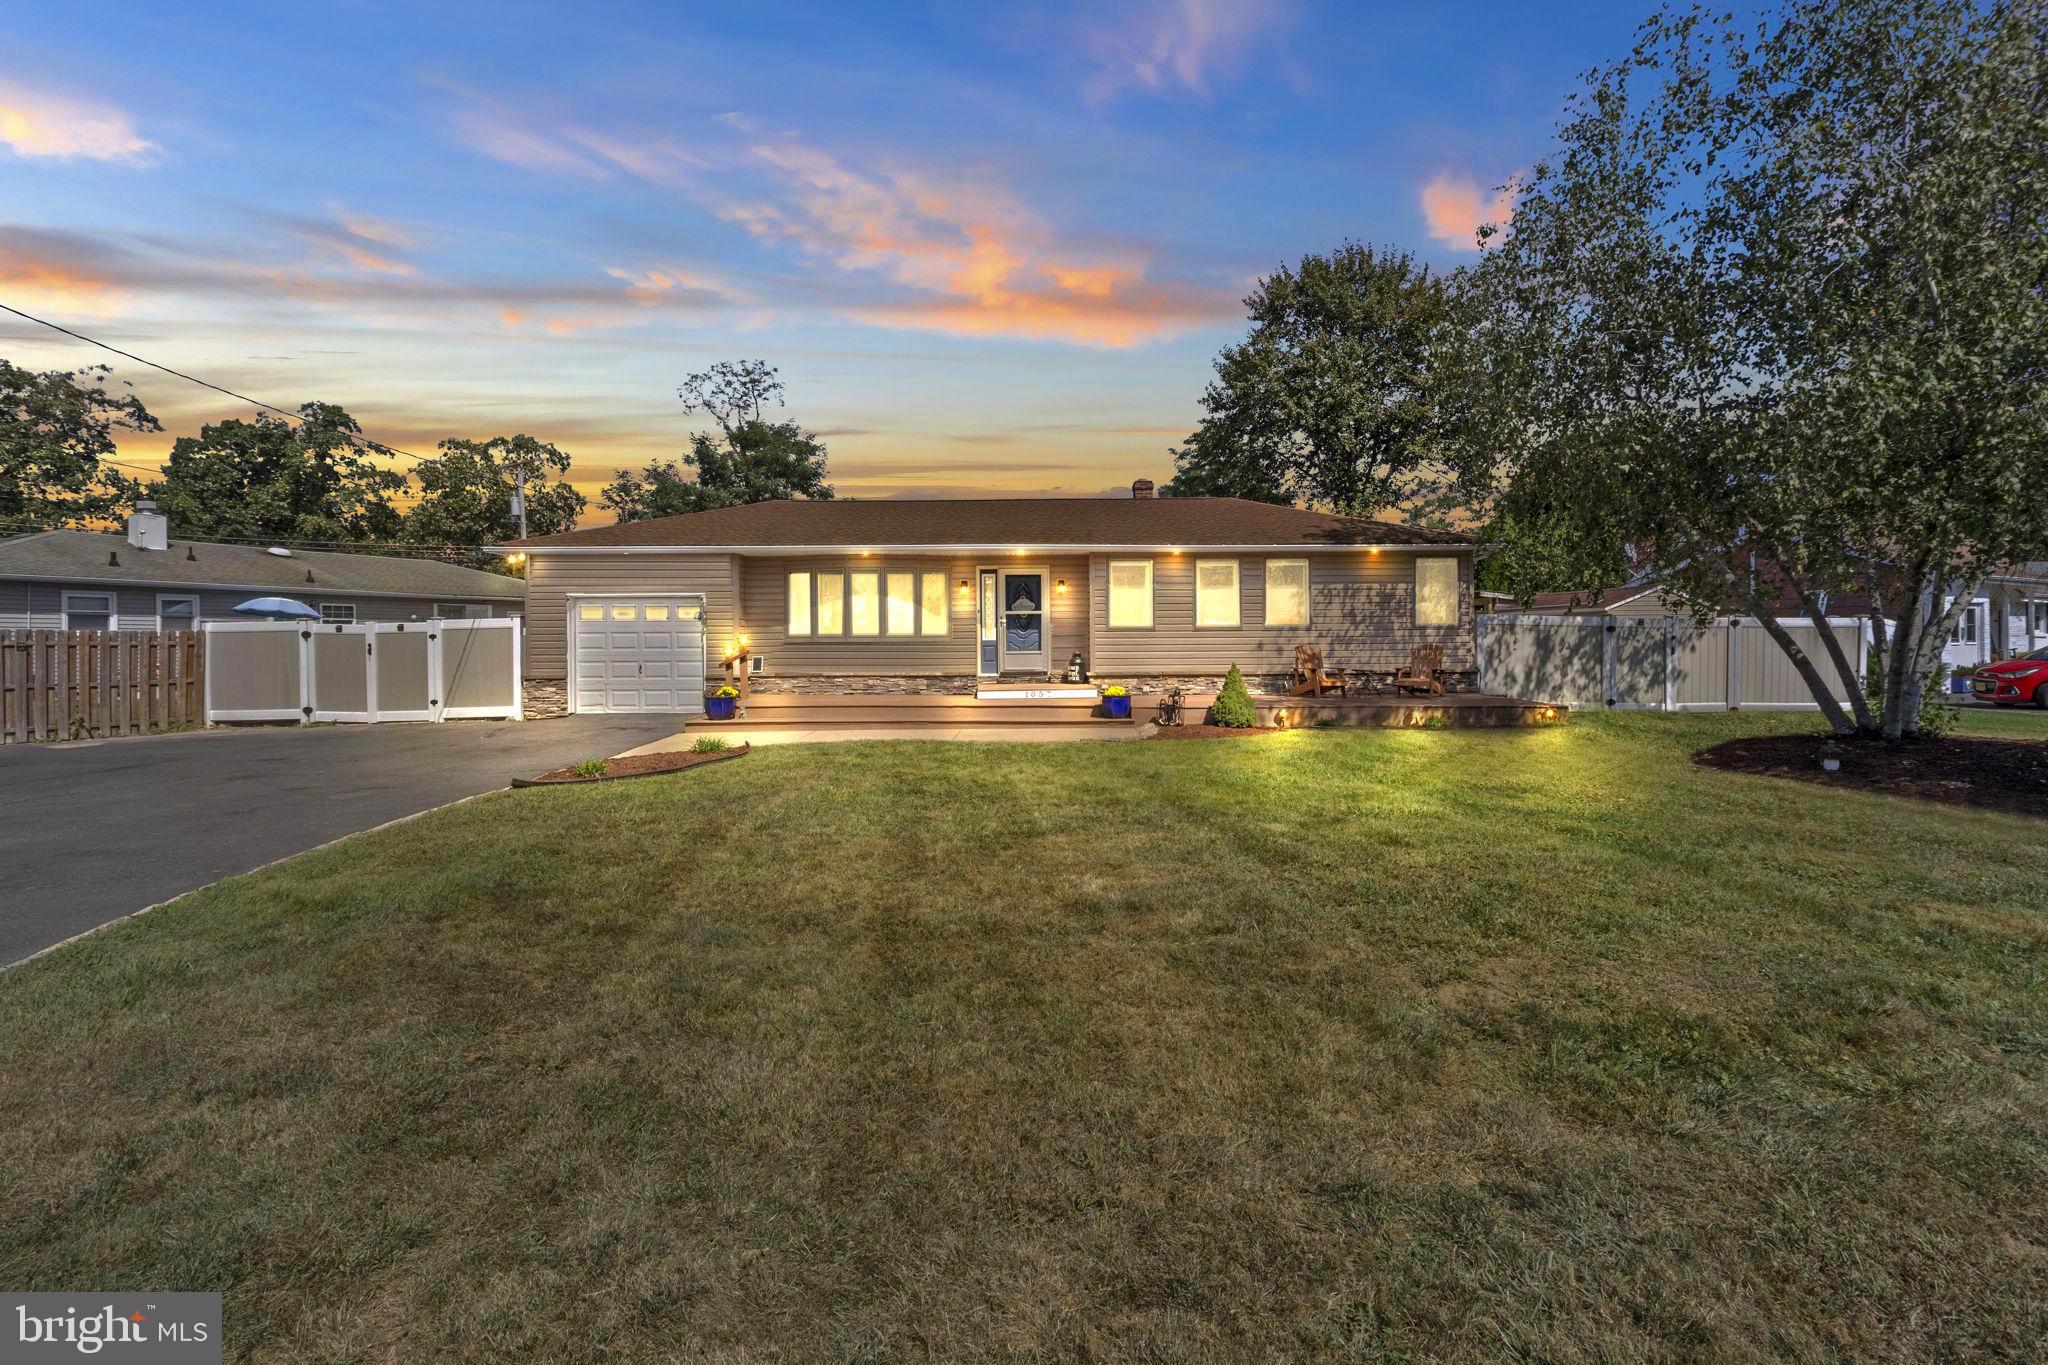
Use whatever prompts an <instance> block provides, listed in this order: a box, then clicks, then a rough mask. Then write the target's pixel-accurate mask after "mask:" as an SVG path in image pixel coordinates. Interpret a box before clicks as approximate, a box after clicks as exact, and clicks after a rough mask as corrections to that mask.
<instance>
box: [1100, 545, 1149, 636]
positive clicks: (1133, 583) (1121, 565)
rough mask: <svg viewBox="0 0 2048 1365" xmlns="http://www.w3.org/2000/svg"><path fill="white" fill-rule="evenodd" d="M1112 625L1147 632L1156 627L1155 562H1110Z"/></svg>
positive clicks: (1122, 560) (1131, 560) (1116, 560)
mask: <svg viewBox="0 0 2048 1365" xmlns="http://www.w3.org/2000/svg"><path fill="white" fill-rule="evenodd" d="M1109 624H1110V625H1112V626H1115V627H1118V628H1130V629H1139V630H1146V629H1150V628H1151V625H1152V561H1151V560H1149V559H1112V560H1111V561H1110V562H1109Z"/></svg>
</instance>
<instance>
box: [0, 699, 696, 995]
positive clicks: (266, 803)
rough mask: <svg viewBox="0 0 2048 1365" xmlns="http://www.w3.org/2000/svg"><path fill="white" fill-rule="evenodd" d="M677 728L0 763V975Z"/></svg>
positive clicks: (473, 728) (525, 728)
mask: <svg viewBox="0 0 2048 1365" xmlns="http://www.w3.org/2000/svg"><path fill="white" fill-rule="evenodd" d="M676 724H677V722H676V719H675V718H674V717H672V716H563V717H560V718H557V719H554V720H533V721H522V722H511V721H449V722H448V723H446V724H444V725H423V724H421V725H403V724H400V725H337V726H312V727H308V728H304V729H300V728H295V727H283V728H275V729H273V728H263V729H236V730H200V731H194V732H192V733H190V734H183V735H160V736H152V737H148V738H135V739H110V740H98V741H88V742H85V743H79V744H23V745H12V744H10V745H6V746H4V747H0V869H4V874H0V964H5V963H11V962H15V961H17V960H19V959H21V958H23V957H26V956H28V955H29V954H30V953H33V952H35V951H36V950H37V949H39V948H46V947H48V946H49V945H51V944H53V943H57V942H60V941H61V940H63V939H66V938H69V937H70V936H71V935H73V934H76V933H81V932H83V931H84V930H87V929H90V928H93V927H94V926H95V925H100V924H104V923H106V922H107V921H108V920H111V919H118V918H119V917H120V916H122V915H126V914H129V913H131V912H132V911H136V910H140V909H141V908H142V907H144V906H146V905H154V904H156V903H157V902H159V901H163V900H168V899H169V898H170V897H172V896H176V895H179V894H181V893H182V892H186V891H190V890H193V889H194V888H196V887H201V886H205V885H207V884H208V883H209V882H217V881H219V880H220V879H221V878H223V877H232V876H234V875H235V874H237V873H240V872H247V871H249V870H250V869H252V868H256V867H261V866H262V865H263V864H265V863H269V862H274V861H276V860H277V859H279V858H285V857H289V856H290V855H292V854H294V853H302V852H304V851H305V850H307V849H309V848H313V847H315V846H316V845H319V844H324V843H326V842H328V841H329V840H331V839H338V838H340V837H341V836H342V835H344V834H352V833H355V832H356V831H358V830H364V829H369V828H370V827H372V826H373V825H380V824H383V823H384V822H385V821H387V820H396V819H398V818H399V817H400V816H404V815H414V814H417V813H418V812H420V811H423V810H431V809H432V808H433V807H435V806H440V805H445V804H447V803H448V802H450V801H455V800H459V799H460V798H462V797H465V796H475V795H477V794H478V793H480V792H487V791H491V790H493V789H495V788H498V787H502V786H504V785H505V784H506V783H508V782H510V781H511V780H512V779H513V778H515V777H531V776H533V775H534V774H535V773H540V772H545V771H547V770H548V769H550V768H559V767H561V766H563V765H564V764H567V763H574V762H576V761H577V760H579V759H584V758H603V757H609V756H610V755H612V754H616V753H620V752H623V751H624V750H627V749H631V748H633V747H635V746H637V745H641V744H646V743H648V742H649V741H651V740H656V739H659V738H661V737H662V736H663V735H667V734H672V733H674V732H675V730H676Z"/></svg>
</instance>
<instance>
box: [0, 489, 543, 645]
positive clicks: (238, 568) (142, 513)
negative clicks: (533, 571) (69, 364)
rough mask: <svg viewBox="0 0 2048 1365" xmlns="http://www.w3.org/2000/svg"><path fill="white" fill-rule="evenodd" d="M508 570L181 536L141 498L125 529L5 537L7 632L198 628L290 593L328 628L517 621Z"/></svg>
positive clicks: (2, 592)
mask: <svg viewBox="0 0 2048 1365" xmlns="http://www.w3.org/2000/svg"><path fill="white" fill-rule="evenodd" d="M524 596H525V590H524V588H523V587H522V586H521V585H520V583H519V580H517V579H515V578H507V577H505V576H504V575H503V574H494V573H485V572H483V571H481V570H478V569H465V568H462V567H460V566H459V565H455V564H443V563H441V562H440V561H438V560H432V559H405V558H400V557H398V556H394V555H372V554H335V553H328V552H323V551H313V550H292V549H286V548H284V547H282V546H263V545H222V544H218V543H215V542H212V541H202V540H173V539H171V537H170V528H169V526H168V524H167V523H166V520H165V518H164V516H163V514H162V513H160V512H158V511H157V510H156V508H155V507H154V505H152V504H151V503H149V502H146V501H145V502H142V503H138V504H137V505H136V510H135V512H134V514H133V515H132V516H130V517H129V518H128V526H127V531H126V534H124V535H111V534H101V533H100V532H97V531H40V532H37V533H35V534H33V535H25V536H17V537H15V538H14V539H12V540H4V541H0V630H4V629H21V628H25V627H29V628H37V629H52V630H190V629H192V628H193V627H195V626H197V625H199V624H200V623H202V622H205V621H223V620H230V621H231V620H241V619H244V618H241V617H238V616H235V615H234V614H233V612H234V608H235V607H236V606H237V605H239V604H240V603H243V602H246V601H248V600H250V599H251V598H255V597H289V598H292V599H293V600H295V601H299V602H303V603H305V604H306V605H307V606H309V607H312V608H314V609H315V610H317V611H318V612H319V613H320V619H321V620H323V621H336V622H353V621H425V620H429V619H432V618H435V617H444V618H445V617H470V616H477V617H489V616H517V615H519V614H520V612H521V610H522V608H523V603H524Z"/></svg>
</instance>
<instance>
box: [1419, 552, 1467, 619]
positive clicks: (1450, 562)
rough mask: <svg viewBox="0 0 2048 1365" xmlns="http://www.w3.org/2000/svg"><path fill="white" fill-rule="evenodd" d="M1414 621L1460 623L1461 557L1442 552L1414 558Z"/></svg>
mask: <svg viewBox="0 0 2048 1365" xmlns="http://www.w3.org/2000/svg"><path fill="white" fill-rule="evenodd" d="M1415 624H1416V625H1418V626H1455V625H1457V624H1458V561H1457V560H1455V559H1447V558H1444V557H1443V556H1440V555H1433V556H1430V557H1428V558H1418V559H1417V560H1416V561H1415Z"/></svg>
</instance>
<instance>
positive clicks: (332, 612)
mask: <svg viewBox="0 0 2048 1365" xmlns="http://www.w3.org/2000/svg"><path fill="white" fill-rule="evenodd" d="M320 619H321V620H323V621H327V622H330V623H332V624H335V625H343V626H352V625H354V624H355V620H356V604H355V603H353V602H322V603H321V604H320Z"/></svg>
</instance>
